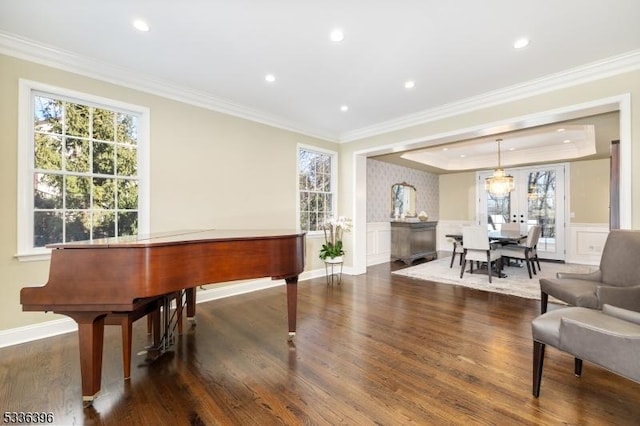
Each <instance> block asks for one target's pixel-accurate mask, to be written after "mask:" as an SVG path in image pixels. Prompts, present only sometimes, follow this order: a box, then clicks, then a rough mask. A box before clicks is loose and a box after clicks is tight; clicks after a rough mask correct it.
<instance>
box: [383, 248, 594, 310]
mask: <svg viewBox="0 0 640 426" xmlns="http://www.w3.org/2000/svg"><path fill="white" fill-rule="evenodd" d="M450 263H451V257H443V258H440V259H436V260H433V261H431V262H425V263H421V264H419V265H416V266H411V267H408V268H404V269H400V270H397V271H393V272H392V273H393V274H396V275H403V276H406V277H411V278H415V279H418V280H426V281H435V282H438V283H444V284H453V285H458V286H462V287H469V288H474V289H478V290H484V291H489V292H493V293H503V294H509V295H512V296H518V297H524V298H527V299H537V300H540V282H539V279H540V278H555V276H556V273H557V272H561V271H562V272H577V273H589V272H592V271H595V270H596V269H597V267H596V266H589V265H578V264H570V263H558V262H540V266H541V268H542V270H541V271H538V270H537V269H536V271H537V275H534V276H533V278H529V273H528V272H527V268H526V266H522V267H520V266H507V267H505V268H504V270H503V272H504V273H505V274H506V275H507V276H506V277H505V278H498V277H496V276H493V277H492V278H491V280H492V283H489V277H488V276H487V275H486V273H476V272H475V269H474V273H473V274H471V273H469V268H468V263H467V268H465V273H464V275H463V276H462V278H460V264H459V262H458V258H456V261H455V262H454V264H453V268H449V265H450ZM549 301H552V302H556V303H557V302H558V301H556V300H552V298H550V299H549Z"/></svg>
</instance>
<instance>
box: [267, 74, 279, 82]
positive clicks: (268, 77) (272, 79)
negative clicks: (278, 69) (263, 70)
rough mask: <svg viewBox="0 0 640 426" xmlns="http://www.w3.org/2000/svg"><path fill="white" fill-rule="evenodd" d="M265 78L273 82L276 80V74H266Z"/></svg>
mask: <svg viewBox="0 0 640 426" xmlns="http://www.w3.org/2000/svg"><path fill="white" fill-rule="evenodd" d="M264 79H265V80H267V81H268V82H269V83H273V82H274V81H276V76H275V75H273V74H267V75H265V76H264Z"/></svg>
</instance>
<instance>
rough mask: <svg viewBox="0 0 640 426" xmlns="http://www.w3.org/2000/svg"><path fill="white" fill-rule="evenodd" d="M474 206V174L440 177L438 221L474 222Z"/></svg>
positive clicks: (466, 173) (453, 174) (455, 174)
mask: <svg viewBox="0 0 640 426" xmlns="http://www.w3.org/2000/svg"><path fill="white" fill-rule="evenodd" d="M476 204H477V203H476V172H465V173H452V174H446V175H440V220H461V221H467V220H475V219H476Z"/></svg>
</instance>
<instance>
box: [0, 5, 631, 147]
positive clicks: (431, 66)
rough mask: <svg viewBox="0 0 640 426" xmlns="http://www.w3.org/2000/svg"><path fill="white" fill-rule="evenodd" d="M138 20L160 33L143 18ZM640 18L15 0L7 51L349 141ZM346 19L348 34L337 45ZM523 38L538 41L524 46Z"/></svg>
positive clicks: (518, 74) (579, 49) (555, 69)
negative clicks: (143, 28) (137, 25)
mask: <svg viewBox="0 0 640 426" xmlns="http://www.w3.org/2000/svg"><path fill="white" fill-rule="evenodd" d="M137 18H142V19H145V20H146V21H147V22H148V23H149V25H150V28H151V29H150V31H149V32H147V33H141V32H138V31H137V30H135V29H134V28H133V27H132V22H133V20H134V19H137ZM639 18H640V1H638V0H615V1H604V0H562V1H558V0H536V1H518V0H484V1H477V0H456V1H444V0H413V1H411V0H396V1H393V2H391V1H383V0H349V1H346V0H324V1H320V0H318V1H311V0H306V1H305V0H271V1H265V0H189V1H176V0H173V1H168V0H108V1H107V0H84V1H77V0H55V1H51V0H19V1H18V0H14V1H6V0H5V1H2V2H0V39H1V40H0V41H2V42H1V43H0V53H2V52H3V48H4V52H6V51H7V46H15V45H16V44H20V45H21V46H22V47H21V49H22V52H23V53H24V52H28V51H29V50H32V51H35V50H39V51H40V52H45V53H44V55H45V56H47V57H48V58H50V60H49V62H52V63H53V62H56V61H58V62H67V63H73V64H76V65H81V66H78V68H84V69H85V70H93V72H94V73H95V74H96V75H101V76H104V75H111V76H115V77H114V79H116V80H117V79H119V80H127V79H128V80H129V81H137V82H139V84H140V85H141V86H145V85H146V86H149V85H153V86H154V87H164V88H165V89H166V90H167V91H171V92H173V93H176V94H177V95H176V96H183V97H184V98H185V99H193V100H195V101H194V102H196V103H199V104H207V105H208V106H209V107H212V108H213V109H218V110H223V111H225V112H229V113H232V114H236V115H239V116H244V117H248V118H252V119H256V120H258V121H262V122H266V123H269V124H272V125H276V126H279V127H283V128H288V129H292V130H296V131H300V132H302V133H305V134H309V135H314V136H319V137H322V138H326V139H329V140H335V141H345V140H349V139H350V137H352V135H354V134H362V132H363V131H365V130H366V129H371V128H374V127H375V126H379V125H380V124H381V123H402V122H403V120H405V119H406V117H411V116H415V114H419V113H424V112H425V111H429V110H433V109H436V108H441V107H443V106H446V105H450V104H454V103H460V102H463V101H464V100H467V99H470V98H474V97H478V96H481V95H484V94H488V93H495V92H498V91H500V90H502V89H504V88H507V87H513V86H517V85H521V84H523V83H525V82H531V81H533V80H538V79H542V78H546V77H549V76H553V75H558V74H559V73H564V72H566V70H571V69H576V68H583V67H590V66H593V64H597V63H602V62H607V61H609V60H612V59H613V58H616V57H620V55H626V54H628V53H630V52H635V51H637V50H638V49H640V25H639V24H638V22H639ZM334 28H342V29H343V30H344V33H345V38H344V41H343V42H341V43H336V42H332V41H330V40H329V33H330V32H331V30H333V29H334ZM520 37H528V38H530V39H531V43H530V45H529V46H528V47H526V48H524V49H522V50H515V49H514V48H513V47H512V44H513V42H514V41H515V40H516V39H518V38H520ZM24 46H27V47H28V48H25V47H24ZM25 54H26V55H27V56H28V53H25ZM268 73H273V74H274V75H275V76H276V81H275V82H273V83H267V82H266V81H265V79H264V76H265V75H266V74H268ZM409 79H411V80H413V81H415V87H414V88H413V89H410V90H407V89H405V88H404V83H405V81H406V80H409ZM178 94H179V95H178ZM341 105H348V106H349V110H348V111H346V112H342V111H341V110H340V106H341ZM365 133H366V132H365Z"/></svg>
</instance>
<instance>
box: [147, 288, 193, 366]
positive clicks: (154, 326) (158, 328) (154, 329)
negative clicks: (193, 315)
mask: <svg viewBox="0 0 640 426" xmlns="http://www.w3.org/2000/svg"><path fill="white" fill-rule="evenodd" d="M184 293H185V292H184V291H183V290H181V291H177V292H175V293H170V294H166V295H164V296H162V298H161V300H160V304H159V306H158V308H157V310H156V312H154V313H153V314H151V315H149V319H148V322H147V332H148V333H149V334H152V335H153V344H152V345H150V346H147V347H146V348H145V350H143V351H140V352H139V353H138V355H144V354H145V353H146V354H147V355H149V358H151V359H156V358H158V357H159V356H160V355H162V354H163V353H165V352H166V351H168V350H169V349H170V348H171V346H173V345H174V344H175V342H176V335H175V331H176V328H177V329H178V333H179V334H182V313H183V311H184V308H185V306H186V300H185V297H184ZM174 302H175V306H173V305H174Z"/></svg>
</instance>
